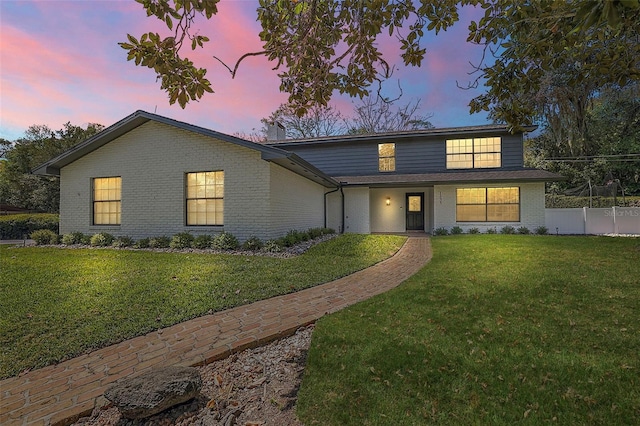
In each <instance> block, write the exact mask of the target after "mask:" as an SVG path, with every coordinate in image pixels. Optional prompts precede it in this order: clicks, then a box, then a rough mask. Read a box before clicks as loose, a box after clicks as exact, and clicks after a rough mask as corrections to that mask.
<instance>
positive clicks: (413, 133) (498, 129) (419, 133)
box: [265, 124, 538, 146]
mask: <svg viewBox="0 0 640 426" xmlns="http://www.w3.org/2000/svg"><path fill="white" fill-rule="evenodd" d="M537 128H538V126H525V127H524V131H525V132H532V131H534V130H535V129H537ZM468 133H473V134H488V133H494V134H495V133H500V134H504V133H509V128H508V126H507V125H506V124H486V125H481V126H465V127H441V128H434V129H424V130H407V131H400V132H385V133H373V134H372V133H368V134H362V135H342V136H323V137H317V138H304V139H283V140H275V141H268V142H266V143H265V145H278V146H281V145H311V144H314V145H315V144H325V143H337V142H347V141H371V140H380V139H391V138H393V139H401V138H415V137H429V136H453V135H464V134H468Z"/></svg>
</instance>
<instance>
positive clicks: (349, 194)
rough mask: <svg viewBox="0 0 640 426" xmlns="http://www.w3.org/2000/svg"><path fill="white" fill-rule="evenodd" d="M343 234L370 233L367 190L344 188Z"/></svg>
mask: <svg viewBox="0 0 640 426" xmlns="http://www.w3.org/2000/svg"><path fill="white" fill-rule="evenodd" d="M344 197H345V199H344V200H345V206H344V210H345V219H344V232H350V233H354V234H369V233H371V224H370V215H369V188H344Z"/></svg>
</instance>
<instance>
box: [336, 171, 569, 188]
mask: <svg viewBox="0 0 640 426" xmlns="http://www.w3.org/2000/svg"><path fill="white" fill-rule="evenodd" d="M334 179H335V180H337V181H339V182H340V183H342V184H345V185H363V186H398V185H408V186H417V185H436V184H448V183H480V182H521V181H527V182H547V181H556V180H564V179H565V178H564V177H563V176H560V175H558V174H555V173H551V172H548V171H546V170H537V169H519V170H495V171H494V170H491V171H490V170H482V171H479V170H474V171H451V172H439V173H422V174H379V175H371V176H335V177H334Z"/></svg>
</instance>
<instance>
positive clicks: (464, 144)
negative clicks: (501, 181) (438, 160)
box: [447, 137, 502, 169]
mask: <svg viewBox="0 0 640 426" xmlns="http://www.w3.org/2000/svg"><path fill="white" fill-rule="evenodd" d="M501 145H502V144H501V140H500V138H499V137H494V138H474V139H449V140H447V169H486V168H493V167H500V166H501V164H502V154H501V151H502V146H501Z"/></svg>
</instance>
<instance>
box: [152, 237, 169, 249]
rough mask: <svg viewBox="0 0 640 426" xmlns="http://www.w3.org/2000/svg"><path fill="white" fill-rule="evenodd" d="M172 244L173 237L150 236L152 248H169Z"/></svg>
mask: <svg viewBox="0 0 640 426" xmlns="http://www.w3.org/2000/svg"><path fill="white" fill-rule="evenodd" d="M170 244H171V238H169V237H165V236H164V235H163V236H162V237H153V238H149V247H151V248H169V245H170Z"/></svg>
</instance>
